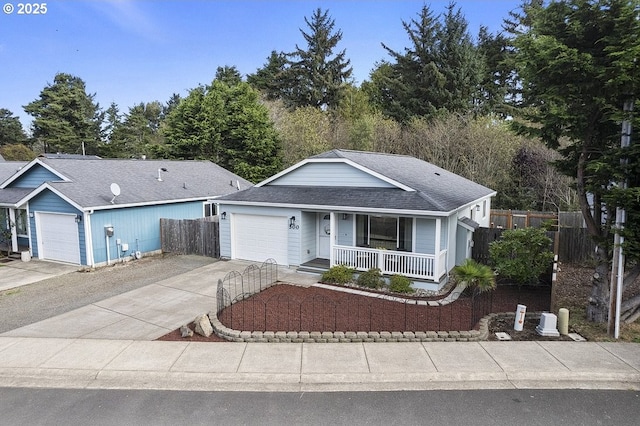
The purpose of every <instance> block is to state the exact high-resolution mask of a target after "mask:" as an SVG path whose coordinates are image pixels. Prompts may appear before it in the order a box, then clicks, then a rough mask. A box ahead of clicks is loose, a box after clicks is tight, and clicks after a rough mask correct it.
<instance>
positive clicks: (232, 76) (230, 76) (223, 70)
mask: <svg viewBox="0 0 640 426" xmlns="http://www.w3.org/2000/svg"><path fill="white" fill-rule="evenodd" d="M215 79H216V80H217V81H221V82H223V83H225V84H226V85H228V86H235V85H236V84H239V83H240V82H242V75H241V74H240V71H238V69H237V68H236V67H235V66H232V67H230V66H227V65H225V66H224V67H218V68H217V69H216V77H215Z"/></svg>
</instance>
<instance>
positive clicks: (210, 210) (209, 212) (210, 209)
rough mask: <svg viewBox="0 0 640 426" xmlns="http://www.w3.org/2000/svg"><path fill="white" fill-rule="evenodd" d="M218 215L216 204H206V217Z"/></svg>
mask: <svg viewBox="0 0 640 426" xmlns="http://www.w3.org/2000/svg"><path fill="white" fill-rule="evenodd" d="M216 214H218V209H217V206H216V204H215V203H211V202H209V203H204V217H211V216H215V215H216Z"/></svg>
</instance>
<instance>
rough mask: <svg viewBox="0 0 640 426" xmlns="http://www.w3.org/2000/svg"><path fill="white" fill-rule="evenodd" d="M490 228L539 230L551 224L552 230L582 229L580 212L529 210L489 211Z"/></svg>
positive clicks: (582, 220)
mask: <svg viewBox="0 0 640 426" xmlns="http://www.w3.org/2000/svg"><path fill="white" fill-rule="evenodd" d="M490 222H491V227H492V228H504V229H513V228H527V227H533V228H540V227H541V226H542V225H543V224H544V223H551V224H552V225H553V229H558V227H560V228H584V219H583V218H582V213H581V212H559V213H555V212H536V211H529V210H495V209H492V210H491V218H490Z"/></svg>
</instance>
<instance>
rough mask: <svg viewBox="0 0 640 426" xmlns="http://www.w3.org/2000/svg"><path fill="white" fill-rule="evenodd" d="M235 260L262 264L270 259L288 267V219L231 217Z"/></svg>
mask: <svg viewBox="0 0 640 426" xmlns="http://www.w3.org/2000/svg"><path fill="white" fill-rule="evenodd" d="M233 232H234V234H235V238H234V243H235V254H234V257H235V258H236V259H243V260H252V261H256V262H264V261H265V260H267V259H269V258H272V259H274V260H275V261H276V262H278V264H279V265H288V264H289V261H288V257H287V232H288V219H287V218H286V217H280V216H258V215H246V214H235V215H233Z"/></svg>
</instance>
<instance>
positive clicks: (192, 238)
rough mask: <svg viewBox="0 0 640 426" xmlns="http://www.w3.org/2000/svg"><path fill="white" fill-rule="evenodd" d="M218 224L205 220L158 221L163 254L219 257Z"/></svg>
mask: <svg viewBox="0 0 640 426" xmlns="http://www.w3.org/2000/svg"><path fill="white" fill-rule="evenodd" d="M218 226H219V224H218V222H217V221H212V220H207V219H180V220H177V219H160V243H161V247H162V252H163V253H175V254H197V255H200V256H207V257H215V258H218V257H220V241H219V240H218Z"/></svg>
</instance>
